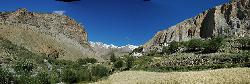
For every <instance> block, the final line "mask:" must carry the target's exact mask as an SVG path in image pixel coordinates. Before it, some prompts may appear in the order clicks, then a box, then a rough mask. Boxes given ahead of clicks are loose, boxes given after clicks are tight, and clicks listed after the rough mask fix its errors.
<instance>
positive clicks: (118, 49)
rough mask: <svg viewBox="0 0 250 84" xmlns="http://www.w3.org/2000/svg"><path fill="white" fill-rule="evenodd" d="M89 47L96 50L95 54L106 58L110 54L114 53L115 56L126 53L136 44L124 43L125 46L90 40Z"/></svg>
mask: <svg viewBox="0 0 250 84" xmlns="http://www.w3.org/2000/svg"><path fill="white" fill-rule="evenodd" d="M90 45H91V47H92V48H93V50H94V51H95V52H96V55H99V56H100V57H102V58H104V59H107V58H109V56H110V55H111V54H113V53H114V54H115V55H116V56H123V55H128V54H129V53H130V52H132V51H133V50H134V49H135V48H138V46H135V45H129V44H128V45H125V46H115V45H113V44H105V43H102V42H90Z"/></svg>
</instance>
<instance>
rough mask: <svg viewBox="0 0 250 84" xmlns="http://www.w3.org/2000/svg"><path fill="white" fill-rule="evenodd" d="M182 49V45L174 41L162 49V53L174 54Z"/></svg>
mask: <svg viewBox="0 0 250 84" xmlns="http://www.w3.org/2000/svg"><path fill="white" fill-rule="evenodd" d="M179 47H180V43H179V42H176V41H173V42H171V43H170V44H169V46H166V47H163V49H162V53H166V54H172V53H175V52H177V51H178V49H179Z"/></svg>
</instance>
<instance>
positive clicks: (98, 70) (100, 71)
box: [91, 65, 109, 78]
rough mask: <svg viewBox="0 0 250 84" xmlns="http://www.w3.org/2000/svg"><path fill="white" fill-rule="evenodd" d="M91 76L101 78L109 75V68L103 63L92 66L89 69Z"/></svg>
mask: <svg viewBox="0 0 250 84" xmlns="http://www.w3.org/2000/svg"><path fill="white" fill-rule="evenodd" d="M91 73H92V76H94V77H97V78H102V77H105V76H108V75H109V69H108V68H107V67H105V66H103V65H96V66H93V67H92V69H91Z"/></svg>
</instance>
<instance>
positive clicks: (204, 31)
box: [143, 0, 250, 51]
mask: <svg viewBox="0 0 250 84" xmlns="http://www.w3.org/2000/svg"><path fill="white" fill-rule="evenodd" d="M220 35H224V36H230V37H250V0H232V1H231V2H230V3H227V4H223V5H220V6H216V7H215V8H212V9H209V10H207V11H205V12H203V13H200V14H199V15H197V16H195V17H193V18H190V19H187V20H185V21H183V22H181V23H179V24H177V25H175V26H172V27H170V28H168V29H166V30H162V31H159V32H157V33H156V35H155V36H154V37H153V38H152V39H151V40H150V41H148V42H147V43H146V44H144V45H143V47H144V51H150V50H160V48H161V46H166V45H168V43H169V42H172V41H187V40H189V39H192V38H210V37H214V36H220Z"/></svg>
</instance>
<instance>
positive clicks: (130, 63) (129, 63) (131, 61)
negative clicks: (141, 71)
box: [126, 56, 135, 70]
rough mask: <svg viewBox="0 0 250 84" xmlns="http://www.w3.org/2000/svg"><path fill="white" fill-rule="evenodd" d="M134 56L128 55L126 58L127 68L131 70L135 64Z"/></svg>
mask: <svg viewBox="0 0 250 84" xmlns="http://www.w3.org/2000/svg"><path fill="white" fill-rule="evenodd" d="M134 60H135V59H134V57H132V56H128V57H127V59H126V69H127V70H129V69H130V68H132V67H133V65H134Z"/></svg>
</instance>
